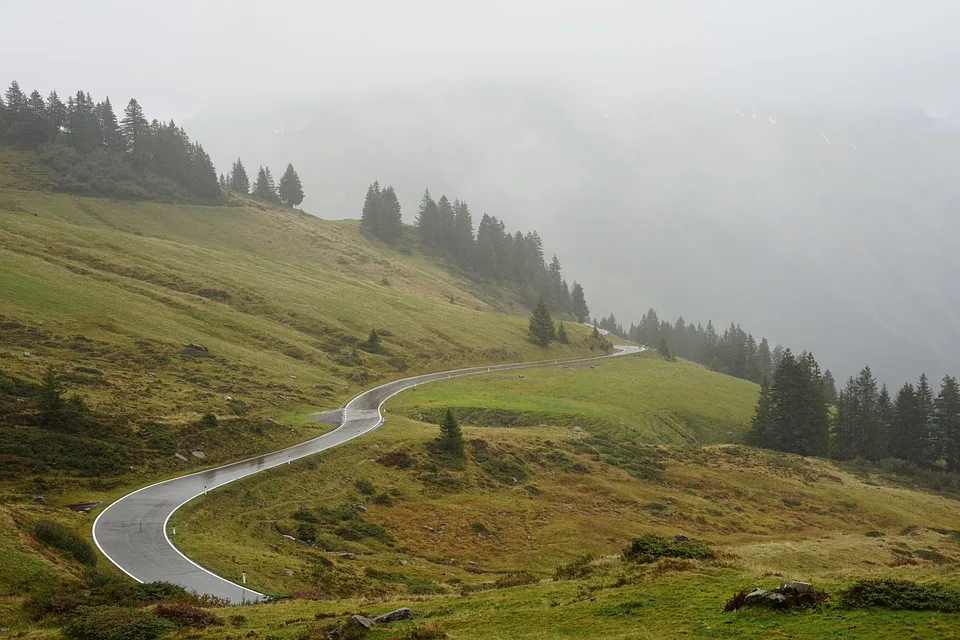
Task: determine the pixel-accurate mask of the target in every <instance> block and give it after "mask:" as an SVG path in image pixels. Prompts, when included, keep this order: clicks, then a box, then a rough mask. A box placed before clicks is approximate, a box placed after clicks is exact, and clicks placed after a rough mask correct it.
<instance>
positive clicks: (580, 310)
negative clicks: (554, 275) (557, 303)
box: [570, 281, 590, 323]
mask: <svg viewBox="0 0 960 640" xmlns="http://www.w3.org/2000/svg"><path fill="white" fill-rule="evenodd" d="M570 296H571V298H572V304H573V315H574V316H576V318H577V322H580V323H583V322H586V321H587V318H589V317H590V307H588V306H587V299H586V298H585V297H584V295H583V287H581V286H580V284H579V283H577V282H576V281H574V283H573V291H572V292H571V293H570Z"/></svg>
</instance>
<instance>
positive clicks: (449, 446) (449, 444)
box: [436, 409, 464, 458]
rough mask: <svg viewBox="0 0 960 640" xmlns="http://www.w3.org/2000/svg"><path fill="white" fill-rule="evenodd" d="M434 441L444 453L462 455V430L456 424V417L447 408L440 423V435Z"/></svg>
mask: <svg viewBox="0 0 960 640" xmlns="http://www.w3.org/2000/svg"><path fill="white" fill-rule="evenodd" d="M436 442H437V448H438V449H440V450H441V451H443V452H444V453H447V454H448V455H451V456H453V457H455V458H462V457H463V456H464V448H463V432H462V431H461V430H460V425H459V424H457V418H456V417H455V416H454V415H453V411H452V410H450V409H447V412H446V414H445V415H444V417H443V422H441V423H440V437H439V438H437V441H436Z"/></svg>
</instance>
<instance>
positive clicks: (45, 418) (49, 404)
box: [37, 365, 67, 429]
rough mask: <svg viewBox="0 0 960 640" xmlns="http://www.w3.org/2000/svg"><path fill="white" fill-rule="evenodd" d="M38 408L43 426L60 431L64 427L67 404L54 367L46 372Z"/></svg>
mask: <svg viewBox="0 0 960 640" xmlns="http://www.w3.org/2000/svg"><path fill="white" fill-rule="evenodd" d="M37 406H38V408H39V409H40V422H41V423H42V424H43V426H45V427H47V428H49V429H59V428H62V427H63V426H64V423H65V421H66V417H67V403H66V401H65V400H64V398H63V384H62V382H61V380H60V375H59V374H58V373H57V370H56V369H54V368H53V366H52V365H48V366H47V370H46V371H45V372H44V376H43V383H42V384H41V385H40V393H39V394H38V395H37Z"/></svg>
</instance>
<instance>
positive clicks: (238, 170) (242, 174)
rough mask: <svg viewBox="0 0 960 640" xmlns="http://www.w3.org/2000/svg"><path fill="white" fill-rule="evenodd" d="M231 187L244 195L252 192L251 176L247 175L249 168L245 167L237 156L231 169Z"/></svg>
mask: <svg viewBox="0 0 960 640" xmlns="http://www.w3.org/2000/svg"><path fill="white" fill-rule="evenodd" d="M230 189H231V190H232V191H236V192H238V193H242V194H243V195H247V194H248V193H250V178H249V177H248V176H247V170H246V169H245V168H244V167H243V162H241V161H240V158H237V161H236V162H234V163H233V167H232V168H231V169H230Z"/></svg>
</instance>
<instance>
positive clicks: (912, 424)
mask: <svg viewBox="0 0 960 640" xmlns="http://www.w3.org/2000/svg"><path fill="white" fill-rule="evenodd" d="M923 436H924V433H923V430H922V428H921V423H920V405H919V402H918V399H917V392H916V389H915V388H914V386H913V385H912V384H910V383H909V382H908V383H906V384H904V385H903V387H901V388H900V391H899V392H898V393H897V398H896V400H894V403H893V421H892V425H891V428H890V451H891V453H892V455H893V456H894V457H896V458H900V459H901V460H907V461H909V462H913V463H914V464H920V463H922V462H923Z"/></svg>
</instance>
